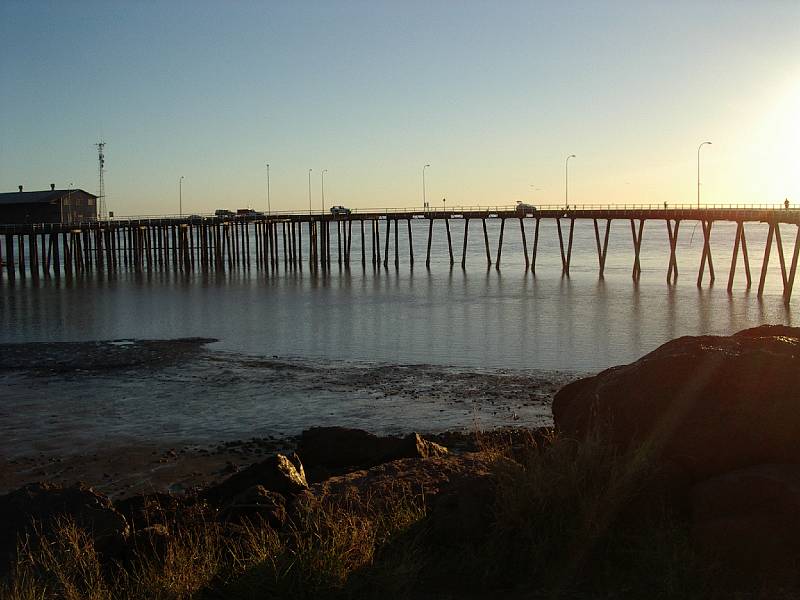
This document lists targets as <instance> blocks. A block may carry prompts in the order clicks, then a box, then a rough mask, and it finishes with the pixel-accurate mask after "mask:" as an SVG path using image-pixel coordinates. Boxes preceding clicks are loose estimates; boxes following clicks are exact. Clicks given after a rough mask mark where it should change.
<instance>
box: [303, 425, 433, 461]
mask: <svg viewBox="0 0 800 600" xmlns="http://www.w3.org/2000/svg"><path fill="white" fill-rule="evenodd" d="M297 453H298V454H299V455H300V456H301V457H302V458H303V461H304V462H305V463H306V464H309V465H314V466H321V467H326V468H332V469H336V468H343V467H362V468H364V467H372V466H375V465H379V464H381V463H385V462H389V461H392V460H397V459H401V458H431V457H436V456H444V455H446V454H447V448H445V447H443V446H440V445H439V444H436V443H434V442H429V441H427V440H425V439H423V438H422V437H421V436H420V435H419V434H418V433H412V434H409V435H407V436H405V437H403V438H399V437H391V436H388V437H379V436H377V435H374V434H372V433H368V432H366V431H363V430H361V429H349V428H345V427H312V428H311V429H306V430H305V431H303V433H302V434H301V435H300V441H299V443H298V448H297Z"/></svg>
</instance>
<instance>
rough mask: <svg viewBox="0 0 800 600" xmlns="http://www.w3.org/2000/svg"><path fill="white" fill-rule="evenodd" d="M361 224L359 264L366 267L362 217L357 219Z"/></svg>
mask: <svg viewBox="0 0 800 600" xmlns="http://www.w3.org/2000/svg"><path fill="white" fill-rule="evenodd" d="M359 223H360V224H361V266H362V267H363V268H366V267H367V250H366V248H364V219H361V220H360V221H359Z"/></svg>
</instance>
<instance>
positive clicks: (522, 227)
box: [519, 217, 531, 271]
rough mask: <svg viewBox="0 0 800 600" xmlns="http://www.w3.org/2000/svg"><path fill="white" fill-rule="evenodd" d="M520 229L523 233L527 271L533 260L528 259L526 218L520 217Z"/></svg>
mask: <svg viewBox="0 0 800 600" xmlns="http://www.w3.org/2000/svg"><path fill="white" fill-rule="evenodd" d="M519 231H520V234H521V235H522V252H523V254H525V271H527V270H528V266H529V265H530V263H531V261H530V260H529V259H528V239H527V238H526V237H525V220H524V219H523V218H522V217H520V218H519Z"/></svg>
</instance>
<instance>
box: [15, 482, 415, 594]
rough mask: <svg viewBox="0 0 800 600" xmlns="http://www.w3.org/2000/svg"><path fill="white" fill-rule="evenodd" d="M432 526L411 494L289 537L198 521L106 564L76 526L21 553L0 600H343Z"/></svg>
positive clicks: (322, 504)
mask: <svg viewBox="0 0 800 600" xmlns="http://www.w3.org/2000/svg"><path fill="white" fill-rule="evenodd" d="M423 517H424V509H423V505H422V502H421V499H419V498H416V497H414V496H412V495H411V494H410V493H408V492H407V491H406V490H401V491H398V493H397V496H396V497H393V498H382V499H380V502H377V501H373V500H370V499H367V500H363V499H359V498H356V497H351V498H346V499H339V498H327V499H323V500H321V501H315V502H308V503H306V504H305V505H302V506H301V507H299V509H298V511H297V514H296V516H295V518H294V519H293V520H292V521H291V522H290V523H289V524H288V525H287V526H286V527H285V528H284V530H282V531H281V532H280V533H278V532H276V531H275V530H273V529H271V528H270V527H269V526H268V525H266V524H264V523H262V522H261V521H260V520H257V521H256V522H248V523H245V524H244V525H241V526H227V527H223V526H222V525H221V524H219V523H216V522H209V521H202V520H200V521H197V522H195V523H193V524H191V525H184V526H181V527H180V528H174V529H173V530H171V532H170V533H169V535H168V536H165V537H163V538H162V539H161V540H160V541H159V542H158V543H154V544H150V543H148V542H146V541H143V542H141V543H140V544H139V545H138V547H136V548H133V549H132V556H131V557H130V559H129V560H125V561H114V562H110V563H109V561H104V560H103V559H102V557H101V556H99V555H98V553H97V551H96V549H95V547H94V543H93V541H92V539H91V537H90V536H89V535H88V534H87V533H86V532H84V531H82V530H81V529H80V528H79V527H77V526H76V525H75V524H74V523H73V522H72V521H69V520H66V519H65V520H61V521H59V522H57V523H55V524H53V526H51V527H50V528H49V530H48V532H45V531H44V530H42V529H41V528H37V530H36V531H34V532H33V535H31V536H30V538H29V540H28V541H27V542H26V543H24V544H22V545H21V546H20V547H19V550H18V560H17V563H16V564H15V566H14V569H13V571H12V573H11V575H10V577H9V578H8V580H7V581H6V582H5V583H4V584H0V597H1V598H4V599H8V600H50V599H64V600H117V599H120V600H139V599H142V600H144V599H148V600H149V599H157V600H183V599H189V598H241V599H245V598H259V599H263V598H288V597H292V598H318V597H329V596H331V595H335V594H338V593H342V592H343V590H344V588H345V585H346V583H347V581H348V578H349V576H350V575H351V574H352V573H354V572H356V571H358V570H361V569H363V568H365V567H367V566H370V565H372V563H373V560H374V558H375V555H376V552H377V551H378V550H379V549H380V548H381V546H382V545H383V544H385V543H386V542H387V541H388V540H389V539H391V538H392V537H393V536H394V535H396V534H397V533H399V532H401V531H403V530H404V529H406V528H408V527H409V526H410V525H412V524H413V523H415V522H417V521H419V520H420V519H422V518H423Z"/></svg>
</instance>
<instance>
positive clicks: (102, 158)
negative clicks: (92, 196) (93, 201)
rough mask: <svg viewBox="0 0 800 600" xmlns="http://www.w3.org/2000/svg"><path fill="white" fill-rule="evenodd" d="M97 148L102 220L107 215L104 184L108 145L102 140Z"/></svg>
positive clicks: (98, 203)
mask: <svg viewBox="0 0 800 600" xmlns="http://www.w3.org/2000/svg"><path fill="white" fill-rule="evenodd" d="M95 146H97V169H98V174H99V176H100V183H99V187H98V188H97V218H98V219H102V218H103V217H104V216H105V213H106V186H105V183H104V182H103V174H104V173H105V170H106V155H105V147H106V143H105V142H104V141H103V140H100V141H99V142H97V143H96V144H95Z"/></svg>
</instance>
